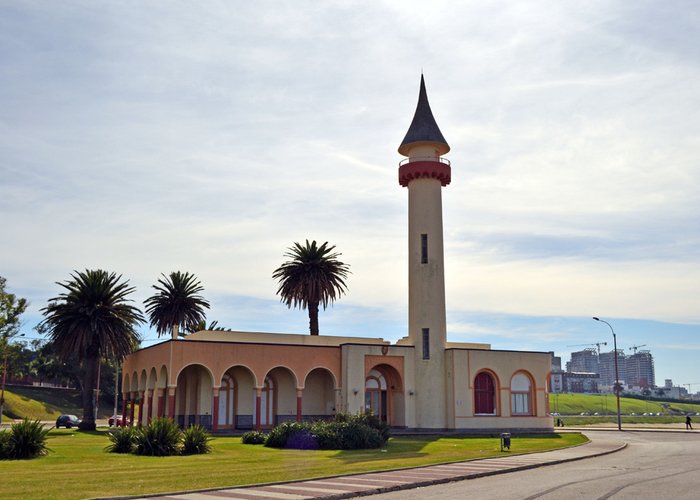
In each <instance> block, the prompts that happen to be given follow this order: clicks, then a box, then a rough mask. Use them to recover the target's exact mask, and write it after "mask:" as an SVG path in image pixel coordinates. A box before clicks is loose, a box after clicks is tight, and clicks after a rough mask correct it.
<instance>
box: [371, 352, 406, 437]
mask: <svg viewBox="0 0 700 500" xmlns="http://www.w3.org/2000/svg"><path fill="white" fill-rule="evenodd" d="M365 411H372V412H373V413H374V414H375V415H377V416H378V417H379V418H380V419H381V420H382V421H383V422H386V423H387V424H389V425H392V426H403V425H405V412H404V394H403V381H402V380H401V376H400V375H399V372H398V371H396V369H395V368H394V367H392V366H389V365H384V364H381V365H376V366H375V367H373V368H372V369H371V370H370V371H369V372H368V373H367V376H366V377H365Z"/></svg>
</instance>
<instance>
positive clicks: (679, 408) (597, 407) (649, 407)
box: [549, 394, 700, 415]
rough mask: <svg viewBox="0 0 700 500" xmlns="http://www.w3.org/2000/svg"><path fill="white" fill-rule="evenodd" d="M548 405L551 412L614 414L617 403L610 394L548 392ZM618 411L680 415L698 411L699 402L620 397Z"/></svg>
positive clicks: (638, 413)
mask: <svg viewBox="0 0 700 500" xmlns="http://www.w3.org/2000/svg"><path fill="white" fill-rule="evenodd" d="M549 406H550V409H551V411H552V412H557V413H561V414H562V415H579V414H581V413H589V414H591V415H592V414H594V413H596V412H598V413H600V414H601V415H605V414H607V415H614V414H616V413H617V403H616V401H615V396H614V395H612V394H601V395H597V394H550V395H549ZM620 412H621V413H622V414H623V415H630V414H632V413H636V414H637V415H641V414H643V413H662V414H665V415H672V414H676V415H680V414H681V413H685V412H700V404H690V403H666V402H663V401H655V400H649V401H642V400H639V399H632V398H624V397H623V398H620Z"/></svg>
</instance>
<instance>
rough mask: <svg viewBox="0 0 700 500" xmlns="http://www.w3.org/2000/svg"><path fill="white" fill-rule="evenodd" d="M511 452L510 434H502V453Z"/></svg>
mask: <svg viewBox="0 0 700 500" xmlns="http://www.w3.org/2000/svg"><path fill="white" fill-rule="evenodd" d="M504 449H507V450H510V432H502V433H501V451H503V450H504Z"/></svg>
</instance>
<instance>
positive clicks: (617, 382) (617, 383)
mask: <svg viewBox="0 0 700 500" xmlns="http://www.w3.org/2000/svg"><path fill="white" fill-rule="evenodd" d="M593 319H594V320H596V321H600V322H601V323H605V324H606V325H608V326H609V327H610V331H611V332H612V334H613V349H614V350H615V395H616V396H617V430H618V431H621V430H622V418H621V417H620V375H619V373H618V371H617V336H616V335H615V330H613V327H612V325H611V324H610V323H608V322H607V321H605V320H603V319H600V318H596V317H595V316H593Z"/></svg>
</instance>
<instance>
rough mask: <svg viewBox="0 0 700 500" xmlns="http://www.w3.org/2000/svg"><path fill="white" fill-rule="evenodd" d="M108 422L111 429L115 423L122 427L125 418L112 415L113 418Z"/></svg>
mask: <svg viewBox="0 0 700 500" xmlns="http://www.w3.org/2000/svg"><path fill="white" fill-rule="evenodd" d="M107 422H108V423H109V426H110V427H113V426H114V425H115V422H116V426H117V427H121V426H122V425H124V417H123V416H121V415H112V416H111V417H109V420H108V421H107Z"/></svg>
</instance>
